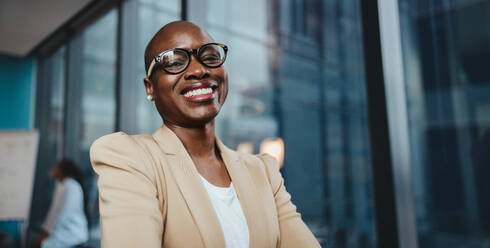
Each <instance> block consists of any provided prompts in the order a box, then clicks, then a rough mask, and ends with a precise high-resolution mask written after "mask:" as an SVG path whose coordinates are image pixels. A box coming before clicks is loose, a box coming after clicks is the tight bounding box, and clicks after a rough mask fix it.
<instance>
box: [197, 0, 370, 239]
mask: <svg viewBox="0 0 490 248" xmlns="http://www.w3.org/2000/svg"><path fill="white" fill-rule="evenodd" d="M188 6H189V9H188V13H189V19H190V20H191V21H194V22H196V23H197V24H199V25H200V26H202V27H204V28H205V29H206V30H207V31H208V32H209V33H210V34H211V35H212V36H213V37H214V39H215V40H216V41H217V42H221V43H224V44H227V45H228V46H229V48H230V49H229V53H228V59H227V62H226V63H225V65H224V66H225V68H226V69H227V71H228V75H229V80H230V92H229V94H228V98H227V102H226V104H225V105H224V107H223V109H222V110H221V111H222V112H221V114H220V115H219V116H218V118H217V121H216V125H217V133H218V134H217V135H218V136H219V137H220V138H221V139H222V140H223V142H224V143H225V144H227V145H228V146H231V147H233V148H236V149H238V150H242V151H244V152H254V153H258V152H261V150H259V149H260V146H261V143H262V141H263V140H266V139H268V138H270V137H281V138H282V139H283V141H284V148H283V150H282V151H283V152H285V153H284V167H283V169H282V172H283V175H284V178H285V184H286V187H287V188H288V191H289V192H290V193H291V195H292V198H293V202H294V203H295V204H296V205H297V206H298V209H299V211H300V212H301V213H302V217H303V219H304V221H305V222H306V223H307V225H308V226H309V227H310V228H311V230H312V231H313V232H314V234H315V235H316V237H317V238H318V240H319V241H320V242H321V243H322V245H324V246H328V247H376V243H377V242H376V238H375V237H376V235H375V219H374V216H373V215H374V212H373V201H374V199H373V193H372V179H371V172H370V148H369V143H370V142H369V136H368V127H367V125H368V124H367V123H368V122H367V110H366V98H365V85H364V84H365V82H364V71H363V68H364V64H363V57H362V56H363V55H362V54H363V51H362V38H361V34H362V30H361V23H360V13H359V7H360V6H359V1H341V0H337V1H326V0H325V1H322V2H321V3H320V1H306V0H299V1H278V2H277V3H276V4H273V2H267V1H255V0H254V1H251V2H250V1H243V2H236V1H208V0H191V1H189V5H188ZM322 6H324V7H322ZM250 13H253V18H252V17H251V16H250ZM318 51H323V52H322V53H320V54H319V53H318Z"/></svg>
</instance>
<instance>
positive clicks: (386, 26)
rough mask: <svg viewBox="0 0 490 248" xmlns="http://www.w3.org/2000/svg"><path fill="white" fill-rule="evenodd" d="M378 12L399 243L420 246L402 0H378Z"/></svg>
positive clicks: (414, 246)
mask: <svg viewBox="0 0 490 248" xmlns="http://www.w3.org/2000/svg"><path fill="white" fill-rule="evenodd" d="M378 13H379V23H380V25H379V28H380V41H381V53H382V61H383V76H384V84H385V93H386V94H385V97H386V103H387V113H388V127H389V137H390V141H391V143H390V146H391V156H392V171H393V181H394V189H395V201H396V214H397V224H398V237H399V247H401V248H409V247H410V248H412V247H413V248H416V247H418V243H417V228H416V221H415V206H414V200H413V193H412V178H411V176H412V172H411V154H410V136H409V126H408V106H407V98H406V97H407V96H406V92H405V77H404V66H403V51H402V44H401V32H400V18H399V13H400V12H399V9H398V1H387V0H378Z"/></svg>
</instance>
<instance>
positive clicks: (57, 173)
mask: <svg viewBox="0 0 490 248" xmlns="http://www.w3.org/2000/svg"><path fill="white" fill-rule="evenodd" d="M50 174H51V178H52V179H55V180H58V179H60V178H62V177H63V173H62V172H61V168H60V165H59V164H55V165H54V166H53V168H52V169H51V173H50Z"/></svg>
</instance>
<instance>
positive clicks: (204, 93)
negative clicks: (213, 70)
mask: <svg viewBox="0 0 490 248" xmlns="http://www.w3.org/2000/svg"><path fill="white" fill-rule="evenodd" d="M216 89H218V84H217V83H215V82H207V81H206V82H199V83H195V84H192V85H190V86H188V87H186V88H185V89H183V90H182V91H181V92H180V94H181V95H182V96H184V98H185V99H186V100H188V101H191V102H206V101H210V100H213V99H214V98H216V96H217V90H216Z"/></svg>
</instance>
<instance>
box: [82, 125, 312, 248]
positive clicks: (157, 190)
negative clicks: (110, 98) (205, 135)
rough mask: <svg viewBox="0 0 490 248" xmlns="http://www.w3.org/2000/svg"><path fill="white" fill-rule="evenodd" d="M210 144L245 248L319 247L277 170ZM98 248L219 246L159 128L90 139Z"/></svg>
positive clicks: (176, 151) (171, 137) (181, 160)
mask: <svg viewBox="0 0 490 248" xmlns="http://www.w3.org/2000/svg"><path fill="white" fill-rule="evenodd" d="M217 144H218V147H219V150H220V151H221V155H222V157H223V160H224V163H225V165H226V168H227V170H228V173H229V174H230V177H231V180H232V181H233V185H234V186H235V189H236V191H237V195H238V198H239V200H240V203H241V205H242V208H243V211H244V214H245V217H246V220H247V224H248V228H249V232H250V247H257V248H264V247H294V248H300V247H320V245H319V244H318V242H317V240H316V239H315V237H314V236H313V234H312V233H311V231H310V230H309V229H308V227H307V226H306V225H305V224H304V223H303V221H302V219H301V217H300V214H298V213H297V212H296V207H295V206H294V205H293V204H292V203H291V200H290V199H291V197H290V195H289V193H288V192H287V191H286V189H285V187H284V184H283V178H282V176H281V174H280V172H279V166H278V163H277V162H276V160H275V159H274V158H272V157H271V156H268V155H247V154H242V153H239V152H236V151H233V150H230V149H229V148H227V147H226V146H224V145H223V144H222V143H221V141H220V140H219V139H217ZM90 159H91V161H92V165H93V168H94V170H95V173H96V174H97V175H98V182H97V185H98V188H99V204H100V205H99V206H100V222H101V245H102V247H106V248H107V247H117V248H122V247H144V248H151V247H178V248H180V247H183V248H186V247H208V248H215V247H217V248H219V247H225V241H224V237H223V232H222V230H221V225H220V223H219V220H218V218H217V216H216V213H215V212H214V208H213V206H212V203H211V201H210V199H209V197H208V194H207V192H206V189H205V188H204V186H203V185H202V182H201V179H200V178H199V174H198V171H197V169H196V168H195V166H194V163H193V162H192V160H191V158H190V156H189V154H188V153H187V151H186V149H185V148H184V145H183V144H182V142H181V141H180V140H179V138H178V137H177V136H176V135H175V134H174V133H173V132H172V131H171V130H170V129H168V128H167V127H166V126H165V125H163V126H162V127H161V128H159V129H158V130H157V131H156V132H155V133H154V134H153V135H152V136H150V135H131V136H130V135H127V134H125V133H122V132H119V133H113V134H109V135H106V136H104V137H101V138H99V139H98V140H96V141H95V142H94V143H93V144H92V147H91V149H90Z"/></svg>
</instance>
